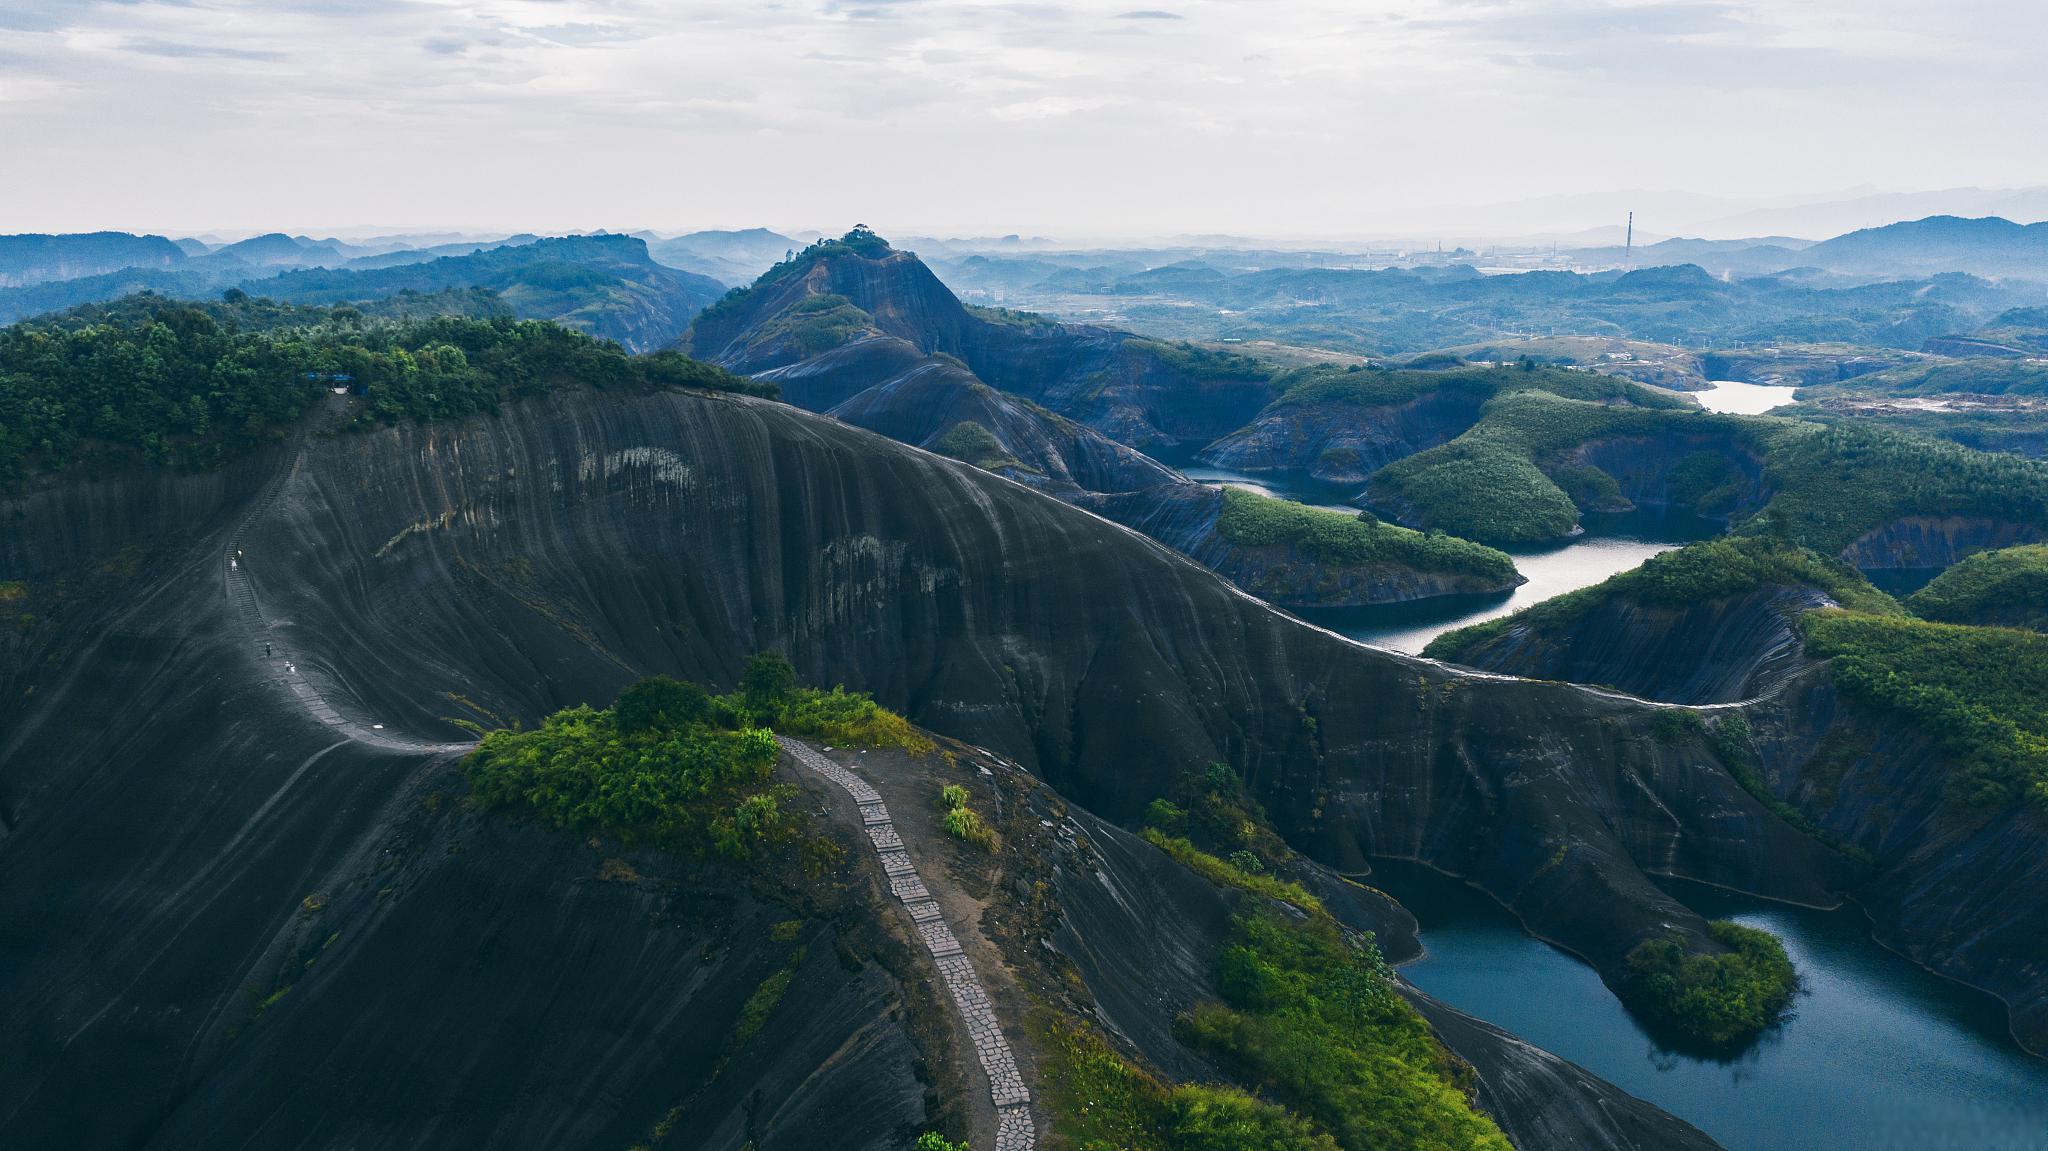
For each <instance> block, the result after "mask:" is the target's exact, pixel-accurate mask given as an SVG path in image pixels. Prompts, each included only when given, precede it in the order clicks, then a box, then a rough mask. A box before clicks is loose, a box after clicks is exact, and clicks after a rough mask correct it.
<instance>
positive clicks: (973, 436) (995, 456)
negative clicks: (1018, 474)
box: [932, 420, 1017, 468]
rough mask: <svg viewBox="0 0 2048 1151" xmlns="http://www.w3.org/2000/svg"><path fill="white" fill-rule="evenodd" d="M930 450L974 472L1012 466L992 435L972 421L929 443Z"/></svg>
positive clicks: (966, 421)
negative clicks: (972, 468) (980, 469)
mask: <svg viewBox="0 0 2048 1151" xmlns="http://www.w3.org/2000/svg"><path fill="white" fill-rule="evenodd" d="M932 450H933V451H935V452H937V453H939V454H940V455H942V456H950V457H952V458H953V459H956V460H959V461H961V462H963V463H969V464H973V465H974V466H975V467H978V468H999V467H1002V466H1004V465H1005V464H1014V463H1016V462H1017V458H1016V457H1015V456H1012V455H1011V454H1010V453H1009V451H1008V449H1006V448H1004V447H1003V442H1002V441H1001V440H999V439H997V438H996V434H995V433H994V432H992V431H989V430H988V429H987V428H986V427H984V426H982V425H981V424H978V423H975V422H974V421H973V420H962V421H960V422H959V423H957V424H954V425H953V426H952V427H950V428H947V429H946V432H945V434H944V435H942V436H940V437H939V438H938V439H936V440H933V441H932Z"/></svg>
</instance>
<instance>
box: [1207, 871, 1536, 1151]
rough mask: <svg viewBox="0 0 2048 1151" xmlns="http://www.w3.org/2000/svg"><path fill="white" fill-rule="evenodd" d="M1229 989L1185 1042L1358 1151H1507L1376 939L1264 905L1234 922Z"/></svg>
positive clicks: (1468, 1079) (1224, 978)
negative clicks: (1400, 987) (1399, 986)
mask: <svg viewBox="0 0 2048 1151" xmlns="http://www.w3.org/2000/svg"><path fill="white" fill-rule="evenodd" d="M1217 984H1218V987H1219V989H1220V990H1221V991H1222V994H1223V1002H1222V1003H1208V1004H1203V1005H1201V1006H1199V1007H1197V1008H1196V1009H1195V1010H1194V1011H1193V1012H1192V1013H1191V1014H1189V1015H1186V1016H1183V1017H1182V1018H1181V1019H1180V1020H1179V1021H1178V1023H1177V1025H1176V1028H1175V1033H1176V1035H1177V1036H1178V1037H1179V1038H1180V1039H1181V1041H1182V1042H1184V1043H1186V1044H1188V1045H1189V1046H1190V1047H1193V1048H1194V1049H1195V1050H1197V1051H1201V1052H1203V1053H1205V1054H1207V1055H1209V1056H1210V1057H1211V1058H1213V1059H1215V1060H1216V1061H1217V1062H1218V1063H1219V1064H1220V1065H1222V1066H1223V1067H1225V1068H1226V1069H1227V1070H1229V1071H1231V1072H1232V1073H1233V1074H1235V1075H1236V1076H1238V1077H1240V1078H1242V1079H1244V1080H1246V1081H1248V1082H1250V1083H1252V1084H1253V1085H1255V1086H1256V1087H1257V1088H1258V1089H1259V1090H1260V1091H1261V1092H1269V1093H1271V1094H1272V1095H1273V1096H1274V1097H1276V1098H1278V1099H1280V1100H1281V1101H1283V1102H1285V1103H1286V1104H1287V1105H1288V1106H1289V1107H1290V1108H1292V1109H1293V1110H1294V1111H1295V1112H1296V1113H1298V1114H1300V1115H1303V1116H1306V1117H1307V1118H1309V1119H1312V1120H1314V1121H1315V1122H1316V1123H1317V1124H1318V1125H1319V1126H1320V1127H1321V1128H1322V1129H1324V1130H1325V1131H1328V1132H1330V1133H1331V1134H1332V1135H1333V1136H1334V1137H1335V1139H1336V1142H1337V1145H1338V1146H1340V1147H1342V1148H1345V1149H1346V1151H1366V1149H1373V1151H1378V1149H1380V1148H1428V1149H1430V1151H1438V1149H1447V1148H1469V1149H1481V1148H1483V1149H1486V1151H1507V1149H1508V1147H1509V1144H1508V1142H1507V1140H1506V1138H1504V1137H1503V1136H1502V1135H1501V1133H1500V1130H1499V1129H1498V1128H1497V1127H1495V1126H1494V1124H1493V1122H1492V1120H1490V1119H1488V1118H1487V1117H1486V1116H1485V1115H1483V1114H1481V1113H1480V1112H1478V1111H1477V1110H1475V1109H1474V1107H1473V1105H1472V1100H1471V1094H1470V1093H1471V1091H1472V1090H1473V1087H1474V1079H1473V1076H1472V1072H1471V1069H1470V1068H1469V1067H1467V1066H1465V1065H1463V1064H1462V1063H1460V1062H1459V1061H1458V1060H1457V1059H1456V1057H1454V1056H1452V1055H1451V1054H1450V1053H1449V1052H1448V1051H1446V1050H1445V1049H1444V1048H1443V1046H1442V1045H1441V1044H1440V1043H1438V1042H1437V1040H1436V1038H1435V1037H1434V1036H1433V1035H1432V1034H1431V1032H1430V1030H1429V1025H1428V1024H1427V1023H1425V1022H1424V1021H1423V1019H1422V1017H1421V1016H1420V1015H1418V1014H1416V1012H1415V1009H1414V1008H1412V1007H1410V1006H1409V1005H1408V1003H1407V1001H1406V1000H1404V999H1402V998H1401V997H1400V995H1399V994H1397V993H1396V992H1395V990H1394V976H1393V972H1392V971H1391V970H1390V969H1389V968H1388V967H1387V965H1386V962H1385V961H1384V960H1383V959H1382V958H1381V957H1380V953H1379V950H1378V949H1377V948H1376V947H1374V946H1373V944H1372V941H1371V939H1370V937H1366V938H1365V939H1363V940H1359V939H1355V938H1353V937H1351V936H1348V935H1346V934H1345V933H1344V931H1343V930H1342V929H1340V928H1339V927H1338V926H1337V925H1336V924H1335V923H1334V922H1333V921H1331V920H1330V919H1329V918H1327V917H1326V916H1314V917H1311V918H1309V919H1307V920H1305V921H1301V922H1294V921H1292V920H1290V919H1289V918H1287V917H1286V916H1284V915H1282V914H1280V913H1279V912H1277V911H1274V910H1273V909H1271V908H1270V907H1260V908H1257V909H1254V910H1252V911H1249V912H1247V913H1245V914H1241V915H1239V916H1238V917H1237V918H1236V920H1235V921H1234V922H1233V924H1232V929H1231V938H1230V943H1229V945H1228V946H1227V947H1226V948H1225V949H1224V951H1223V954H1222V956H1221V959H1220V962H1219V964H1218V972H1217Z"/></svg>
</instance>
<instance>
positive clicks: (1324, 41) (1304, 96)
mask: <svg viewBox="0 0 2048 1151" xmlns="http://www.w3.org/2000/svg"><path fill="white" fill-rule="evenodd" d="M1134 4H1143V5H1152V4H1156V5H1157V7H1134V6H1133V5H1134ZM2043 43H2048V4H2042V3H2040V2H2039V0H1942V2H1929V0H1910V2H1909V0H1757V2H1749V3H1737V2H1724V0H1676V2H1662V0H1649V2H1622V0H1246V2H1239V0H1229V2H1226V0H1109V2H1103V3H1097V2H1090V0H1043V2H1031V0H1020V2H1009V3H980V2H971V0H785V2H781V3H752V4H727V3H699V2H695V0H332V2H324V3H323V2H319V0H135V2H129V0H0V231H4V232H18V231H35V230H40V231H77V230H88V229H97V228H118V229H128V230H151V231H162V232H167V233H171V234H186V233H197V232H204V231H215V232H222V233H247V232H250V231H256V230H266V229H271V228H280V229H284V230H288V231H307V230H309V231H322V230H324V231H337V230H349V229H356V230H360V229H363V228H366V227H389V228H429V227H459V228H468V229H471V230H492V229H497V230H514V229H531V230H536V231H564V230H571V229H594V228H600V227H604V228H613V229H636V228H654V229H659V230H663V231H679V230H685V229H691V228H703V227H740V226H753V225H767V226H771V227H779V228H784V229H795V228H802V227H815V228H821V229H827V230H836V229H842V228H844V227H846V226H848V225H850V224H852V223H855V222H866V223H869V224H871V225H874V226H876V227H878V228H881V229H883V230H884V231H885V232H886V231H889V230H913V231H917V232H921V233H923V234H939V235H946V234H957V235H999V234H1003V233H1010V232H1021V233H1024V234H1027V235H1030V234H1059V235H1070V236H1091V235H1092V236H1110V235H1148V236H1151V235H1167V234H1176V233H1235V234H1242V235H1259V236H1276V237H1286V236H1304V237H1306V236H1330V237H1342V236H1358V235H1370V234H1374V233H1375V232H1389V231H1392V230H1400V229H1409V230H1414V229H1419V228H1428V227H1432V226H1438V225H1439V224H1440V223H1441V222H1442V221H1443V220H1446V219H1451V218H1460V219H1469V220H1478V219H1493V218H1496V217H1497V218H1499V219H1501V220H1507V219H1509V218H1512V219H1514V220H1515V221H1516V224H1515V226H1518V227H1520V226H1530V227H1534V226H1536V225H1537V224H1538V223H1543V224H1546V225H1554V226H1559V227H1564V226H1574V225H1577V224H1580V223H1583V222H1587V221H1589V220H1590V219H1593V218H1598V219H1607V218H1609V217H1611V216H1612V215H1613V214H1615V213H1617V212H1618V211H1620V210H1622V207H1623V206H1624V205H1628V206H1637V205H1638V204H1641V205H1648V206H1650V208H1651V212H1650V214H1652V215H1654V214H1655V213H1656V212H1657V211H1660V210H1661V211H1663V212H1664V213H1665V215H1664V217H1662V221H1663V223H1665V224H1667V225H1669V224H1673V223H1676V222H1677V221H1676V220H1675V219H1673V218H1672V213H1674V212H1676V213H1677V214H1679V215H1684V214H1686V213H1687V212H1690V213H1691V215H1692V217H1693V218H1695V219H1698V218H1707V217H1711V216H1713V215H1715V214H1716V213H1719V212H1722V211H1723V210H1724V209H1727V210H1733V208H1734V207H1740V206H1743V205H1752V204H1756V203H1774V202H1787V203H1789V202H1792V201H1794V200H1798V199H1801V198H1805V199H1815V198H1826V197H1829V196H1843V195H1853V194H1857V193H1859V192H1868V191H1871V190H1889V191H1910V190H1915V189H1928V188H1947V187H1960V186H1981V187H1988V188H2010V187H2021V186H2029V185H2041V184H2048V115H2043V110H2044V109H2048V68H2044V67H2042V66H2041V61H2040V52H2041V45H2042V44H2043ZM1505 203H1513V204H1519V205H1522V207H1520V208H1516V209H1513V210H1510V209H1482V208H1479V207H1476V206H1483V205H1497V204H1505ZM1531 204H1534V205H1541V206H1539V207H1532V206H1530V205H1531ZM1660 205H1662V206H1663V207H1661V208H1660V207H1659V206H1660ZM1673 206H1677V207H1673ZM1461 213H1462V215H1461ZM1489 213H1491V215H1489ZM1640 222H1641V223H1643V224H1644V225H1645V226H1646V228H1647V227H1648V226H1649V225H1650V224H1651V223H1653V221H1652V220H1649V219H1644V220H1642V221H1640ZM1502 226H1507V225H1506V224H1503V225H1502ZM1662 230H1664V231H1671V230H1675V229H1673V228H1671V227H1665V228H1664V229H1662Z"/></svg>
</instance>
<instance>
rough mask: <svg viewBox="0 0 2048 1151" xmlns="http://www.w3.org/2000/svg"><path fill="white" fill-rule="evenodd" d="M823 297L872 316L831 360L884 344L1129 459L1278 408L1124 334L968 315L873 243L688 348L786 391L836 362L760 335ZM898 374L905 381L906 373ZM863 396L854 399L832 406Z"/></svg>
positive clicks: (933, 283) (798, 275)
mask: <svg viewBox="0 0 2048 1151" xmlns="http://www.w3.org/2000/svg"><path fill="white" fill-rule="evenodd" d="M822 297H838V298H842V299H844V300H845V301H847V304H848V305H849V306H850V307H852V308H854V309H858V310H859V311H860V312H861V313H863V315H864V319H863V320H861V321H860V323H861V330H860V331H858V332H854V331H849V332H847V333H845V335H844V336H843V337H838V338H833V340H832V346H833V347H834V348H837V347H840V346H841V345H843V344H846V343H849V342H851V343H856V344H857V343H861V342H863V341H865V340H869V339H872V338H873V337H875V336H886V337H891V338H893V339H896V340H900V341H903V342H904V343H906V344H908V345H909V346H910V347H912V348H914V349H915V350H916V351H918V352H919V353H921V354H924V355H931V354H934V353H944V354H946V355H949V356H952V357H954V358H956V359H958V360H959V361H960V362H961V363H963V364H964V365H966V367H967V369H968V370H969V371H971V372H972V373H973V374H974V375H975V376H976V377H977V378H978V379H980V380H982V381H983V382H985V383H987V384H989V385H991V386H993V387H995V388H997V389H1000V390H1002V391H1005V392H1010V393H1013V394H1016V395H1019V396H1022V397H1024V398H1026V399H1028V400H1031V401H1033V402H1035V403H1038V404H1040V405H1042V406H1044V407H1047V408H1050V409H1051V410H1053V411H1055V412H1058V413H1059V414H1060V415H1062V416H1066V417H1068V418H1070V419H1073V420H1076V421H1078V422H1080V423H1083V424H1086V425H1088V426H1089V427H1091V428H1094V429H1095V430H1096V431H1098V432H1101V433H1102V434H1104V435H1106V436H1108V437H1109V438H1110V439H1113V440H1116V441H1118V442H1121V443H1124V444H1128V445H1130V446H1132V447H1137V448H1147V449H1149V448H1151V447H1154V446H1171V445H1174V444H1180V443H1190V442H1192V443H1200V444H1205V443H1208V442H1209V441H1210V440H1213V439H1215V438H1216V437H1218V436H1221V435H1223V434H1225V433H1226V432H1229V431H1232V430H1234V429H1235V428H1237V427H1239V426H1240V425H1242V424H1243V423H1244V422H1245V421H1246V420H1248V419H1250V418H1251V417H1252V416H1253V415H1254V414H1255V413H1257V412H1258V410H1259V409H1260V408H1262V407H1264V406H1265V404H1266V403H1267V401H1269V400H1271V399H1272V398H1273V395H1274V389H1273V386H1272V383H1271V381H1270V379H1269V376H1268V373H1266V372H1265V371H1264V370H1262V369H1257V368H1253V367H1249V366H1244V365H1236V364H1235V362H1234V361H1222V360H1217V361H1215V362H1213V363H1212V362H1209V361H1197V360H1195V359H1193V358H1192V357H1187V356H1183V357H1179V358H1176V357H1174V356H1170V355H1168V354H1167V353H1166V352H1164V351H1162V348H1161V345H1159V344H1157V343H1155V342H1154V341H1151V340H1146V339H1142V338H1139V337H1137V336H1133V335H1132V334H1130V333H1129V332H1123V331H1117V330H1113V329H1109V328H1098V327H1091V326H1088V325H1083V324H1062V323H1055V322H1052V321H1049V320H1018V319H1014V318H1012V319H989V318H986V317H985V316H984V315H982V314H978V313H975V312H971V311H969V310H968V309H967V308H966V307H965V306H964V305H962V304H961V303H960V301H959V300H958V299H957V298H955V297H954V295H953V293H952V292H951V291H949V290H948V289H947V288H946V286H945V285H944V284H942V283H940V282H939V279H938V277H936V276H934V275H933V274H932V273H931V270H930V269H929V268H926V267H925V266H924V264H923V263H922V262H920V261H919V260H918V259H917V257H916V256H915V255H912V254H911V253H909V252H899V251H896V250H894V249H892V248H890V247H889V246H888V245H887V244H886V243H884V242H882V241H881V240H880V239H879V238H876V237H874V236H872V235H869V236H865V237H862V236H860V235H859V234H855V235H853V236H849V237H848V240H847V241H843V242H838V243H831V244H826V245H822V246H820V247H818V248H814V249H810V250H807V251H806V253H805V254H804V255H803V256H802V257H800V258H799V261H798V262H797V263H795V264H791V265H784V266H782V267H781V268H778V269H777V270H775V271H772V272H770V273H769V274H768V275H766V276H764V277H762V278H761V280H760V281H759V282H757V283H756V284H754V286H753V287H751V288H749V289H748V290H747V291H746V293H745V294H744V295H742V296H740V297H739V298H737V299H735V300H731V301H727V302H725V303H722V304H721V305H720V306H718V307H716V308H713V309H711V310H709V311H708V312H706V313H705V314H704V315H702V316H700V317H699V318H698V320H697V322H696V323H695V324H694V325H692V327H691V329H690V331H689V332H688V333H686V334H685V336H684V338H683V341H682V346H683V348H684V349H685V350H687V351H689V352H690V354H691V355H694V356H696V357H698V358H699V359H705V360H710V361H712V362H714V363H718V364H720V365H722V366H724V367H727V368H730V369H732V370H733V371H736V372H741V373H744V374H749V375H764V376H772V377H773V378H777V379H778V380H779V379H780V378H781V376H782V375H783V374H786V373H789V372H791V371H792V370H793V369H794V367H795V365H798V364H800V363H802V362H803V361H806V360H810V359H812V358H814V357H818V356H832V355H833V353H832V352H831V351H827V350H823V349H807V348H805V347H803V346H802V345H801V344H799V343H796V342H792V341H789V340H781V339H778V340H768V341H764V340H762V339H760V338H759V336H760V333H762V332H764V331H767V330H769V329H770V328H771V327H773V326H774V325H775V324H776V323H777V321H778V318H780V317H785V316H787V315H789V314H791V312H792V309H796V308H799V307H803V306H807V302H810V301H816V300H818V299H820V298H822ZM869 354H871V352H870V351H865V350H864V351H863V352H862V353H860V355H861V356H867V355H869ZM1183 360H1185V361H1186V362H1182V361H1183ZM891 362H895V363H897V364H898V366H897V368H896V370H899V371H900V370H901V364H900V361H891ZM880 366H881V365H879V364H878V365H875V366H871V367H868V368H865V369H863V370H866V371H868V372H870V373H874V374H870V376H869V377H868V383H869V384H875V383H880V382H881V380H882V379H884V378H886V376H887V375H893V374H895V373H894V372H893V371H889V372H886V373H881V372H879V371H878V369H879V368H880ZM852 370H853V361H852V360H850V359H848V358H846V357H839V358H837V359H835V360H834V362H833V363H832V365H831V366H830V367H829V368H827V369H826V371H827V372H829V373H830V374H831V375H833V376H834V377H835V378H841V379H845V380H847V382H848V383H850V379H851V377H850V376H849V375H848V373H849V372H850V371H852ZM841 386H842V387H845V386H846V385H845V384H842V385H841ZM857 390H858V389H851V388H849V389H848V390H846V391H845V392H844V395H843V396H841V397H839V399H838V400H834V401H832V402H833V403H837V402H840V400H843V399H845V398H848V397H851V396H852V395H853V394H854V393H855V391H857ZM791 394H792V395H795V394H796V393H791ZM799 402H805V401H799ZM805 403H806V406H819V405H818V404H817V403H815V402H805ZM823 406H830V404H825V405H823Z"/></svg>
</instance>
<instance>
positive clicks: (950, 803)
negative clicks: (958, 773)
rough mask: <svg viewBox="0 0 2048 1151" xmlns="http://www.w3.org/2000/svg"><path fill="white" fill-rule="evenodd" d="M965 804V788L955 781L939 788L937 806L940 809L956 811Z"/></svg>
mask: <svg viewBox="0 0 2048 1151" xmlns="http://www.w3.org/2000/svg"><path fill="white" fill-rule="evenodd" d="M966 806H967V789H966V788H964V787H962V786H960V785H959V784H957V783H949V784H946V785H945V786H943V787H941V788H939V808H940V810H942V811H958V810H960V809H961V808H963V807H966Z"/></svg>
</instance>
